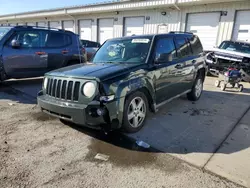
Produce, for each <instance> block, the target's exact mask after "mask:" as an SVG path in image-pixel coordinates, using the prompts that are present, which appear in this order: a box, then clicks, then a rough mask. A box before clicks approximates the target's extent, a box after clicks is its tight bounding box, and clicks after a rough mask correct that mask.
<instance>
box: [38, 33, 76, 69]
mask: <svg viewBox="0 0 250 188" xmlns="http://www.w3.org/2000/svg"><path fill="white" fill-rule="evenodd" d="M71 44H72V37H71V35H69V34H67V33H64V32H59V31H49V34H48V37H47V41H46V43H45V47H44V48H43V49H42V51H43V52H44V53H45V54H47V70H48V71H50V70H54V69H57V68H60V67H63V66H65V65H66V64H67V63H68V60H69V59H70V57H71V55H70V54H72V50H73V49H72V48H70V45H71Z"/></svg>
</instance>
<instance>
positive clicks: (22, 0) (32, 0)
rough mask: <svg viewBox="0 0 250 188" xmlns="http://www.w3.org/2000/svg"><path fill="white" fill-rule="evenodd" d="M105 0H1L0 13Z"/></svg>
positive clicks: (102, 0)
mask: <svg viewBox="0 0 250 188" xmlns="http://www.w3.org/2000/svg"><path fill="white" fill-rule="evenodd" d="M104 1H107V0H0V15H4V14H13V13H19V12H27V11H33V10H43V9H51V8H60V7H65V6H73V5H84V4H88V3H98V2H104Z"/></svg>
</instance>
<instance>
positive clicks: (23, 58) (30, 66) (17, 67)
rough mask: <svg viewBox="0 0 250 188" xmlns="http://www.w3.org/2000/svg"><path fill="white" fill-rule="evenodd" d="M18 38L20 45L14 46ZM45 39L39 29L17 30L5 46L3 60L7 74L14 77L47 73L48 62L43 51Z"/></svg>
mask: <svg viewBox="0 0 250 188" xmlns="http://www.w3.org/2000/svg"><path fill="white" fill-rule="evenodd" d="M12 40H17V41H18V42H19V43H20V47H16V48H14V47H12V45H11V41H12ZM43 42H44V39H43V37H42V33H41V32H40V31H39V30H27V31H17V32H16V33H15V34H14V35H13V36H12V37H11V38H10V40H8V42H7V43H6V44H5V45H4V48H3V62H4V68H5V71H6V74H7V75H8V76H10V77H14V78H25V77H33V76H41V75H43V74H44V73H45V71H46V68H47V64H46V63H47V62H46V60H44V57H43V56H44V55H45V54H44V53H42V51H41V46H42V43H43Z"/></svg>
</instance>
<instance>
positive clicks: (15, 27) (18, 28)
mask: <svg viewBox="0 0 250 188" xmlns="http://www.w3.org/2000/svg"><path fill="white" fill-rule="evenodd" d="M0 28H9V29H15V30H25V29H41V30H48V31H62V32H66V33H70V34H74V35H75V33H73V32H71V31H67V30H64V29H58V28H50V27H40V26H1V27H0Z"/></svg>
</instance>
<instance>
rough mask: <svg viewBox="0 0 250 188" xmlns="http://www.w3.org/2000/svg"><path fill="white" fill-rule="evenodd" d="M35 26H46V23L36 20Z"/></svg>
mask: <svg viewBox="0 0 250 188" xmlns="http://www.w3.org/2000/svg"><path fill="white" fill-rule="evenodd" d="M37 26H39V27H47V23H46V22H37Z"/></svg>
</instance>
